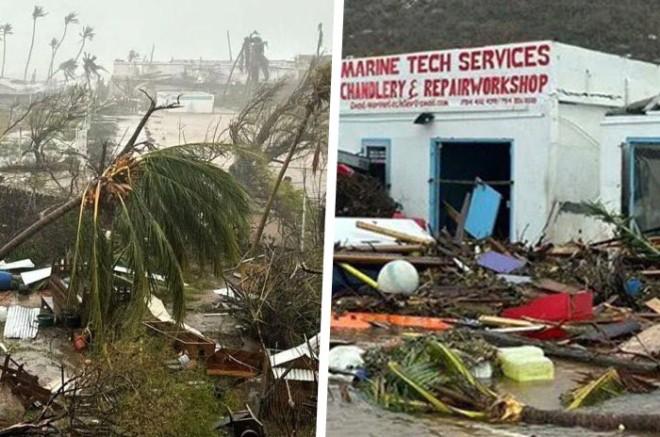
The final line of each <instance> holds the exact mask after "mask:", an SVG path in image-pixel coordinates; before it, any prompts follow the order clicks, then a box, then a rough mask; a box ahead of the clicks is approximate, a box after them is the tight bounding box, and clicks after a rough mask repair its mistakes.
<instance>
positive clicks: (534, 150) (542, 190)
mask: <svg viewBox="0 0 660 437" xmlns="http://www.w3.org/2000/svg"><path fill="white" fill-rule="evenodd" d="M413 119H414V117H411V116H410V115H407V116H406V115H396V116H390V117H388V118H385V117H382V116H364V117H350V118H346V119H342V122H341V124H340V134H339V138H340V144H339V148H340V149H341V150H347V151H351V152H360V149H361V141H362V140H363V139H369V138H389V139H390V140H391V146H390V153H391V158H390V161H391V163H392V169H391V172H390V177H391V185H392V188H391V195H392V197H393V198H394V199H395V200H396V201H398V202H400V203H401V204H403V207H404V212H405V213H406V214H408V215H412V216H419V217H423V218H424V219H426V220H428V221H432V217H431V211H430V188H431V187H430V184H429V179H430V178H432V177H433V176H434V175H433V174H431V140H432V139H433V138H441V139H465V140H467V141H470V140H480V139H483V140H512V142H513V148H512V150H513V153H512V155H513V156H512V158H513V166H512V176H513V180H514V186H513V196H512V200H513V204H512V215H513V220H512V222H513V229H512V236H514V237H515V238H516V239H518V238H523V239H526V240H530V241H532V240H534V239H536V238H538V237H539V235H540V233H541V231H542V228H543V225H544V223H545V219H546V217H547V214H548V204H549V202H548V195H549V191H548V190H549V185H550V184H549V172H548V166H547V165H546V163H547V162H548V160H549V154H550V123H551V119H550V116H549V108H548V107H547V106H546V107H545V108H536V109H533V110H528V111H517V112H512V111H506V112H503V111H496V112H475V113H471V114H465V113H459V114H448V113H445V114H436V120H435V121H434V122H433V123H431V124H429V125H426V126H420V125H415V124H413V123H412V121H413Z"/></svg>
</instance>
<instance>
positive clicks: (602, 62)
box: [552, 43, 660, 107]
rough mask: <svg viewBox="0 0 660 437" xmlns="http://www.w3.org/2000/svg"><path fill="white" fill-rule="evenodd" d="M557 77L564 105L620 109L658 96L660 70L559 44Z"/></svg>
mask: <svg viewBox="0 0 660 437" xmlns="http://www.w3.org/2000/svg"><path fill="white" fill-rule="evenodd" d="M552 53H553V56H554V57H555V60H554V62H553V64H552V65H553V69H554V71H555V72H554V76H555V77H556V84H555V86H556V90H557V98H558V99H559V100H560V101H562V102H572V103H583V104H589V105H600V106H609V107H620V106H625V105H628V104H630V103H632V102H634V101H637V100H642V99H645V98H648V97H650V96H654V95H656V94H658V90H659V89H660V86H659V85H660V67H659V66H658V65H655V64H650V63H648V62H642V61H635V60H632V59H628V58H624V57H622V56H616V55H611V54H608V53H602V52H596V51H593V50H588V49H584V48H581V47H576V46H570V45H566V44H560V43H555V44H554V46H553V51H552Z"/></svg>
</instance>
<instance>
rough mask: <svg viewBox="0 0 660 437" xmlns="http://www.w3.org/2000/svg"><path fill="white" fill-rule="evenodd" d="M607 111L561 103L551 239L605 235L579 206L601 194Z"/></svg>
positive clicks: (554, 157) (554, 151)
mask: <svg viewBox="0 0 660 437" xmlns="http://www.w3.org/2000/svg"><path fill="white" fill-rule="evenodd" d="M607 111H608V108H605V107H602V106H588V105H576V104H566V103H559V109H558V114H557V117H556V118H557V124H556V129H557V140H556V142H555V144H554V145H553V147H552V150H551V160H550V163H551V166H550V171H551V173H552V183H551V186H550V191H551V194H550V195H549V200H550V202H551V205H549V208H550V211H552V214H551V215H549V217H548V219H549V222H548V230H547V237H548V239H549V240H551V241H553V242H555V243H559V244H560V243H564V242H567V241H570V240H575V239H583V240H587V241H591V240H595V239H597V238H599V237H600V236H601V231H602V229H601V226H600V224H599V223H598V222H597V221H595V220H594V219H592V218H588V217H586V216H585V215H584V214H582V213H580V212H579V211H578V210H577V208H578V207H579V205H580V204H581V203H582V202H585V201H596V200H597V199H598V198H599V195H600V187H599V183H598V181H599V180H600V164H599V163H600V141H601V126H600V123H601V121H602V120H603V117H604V116H605V113H606V112H607ZM553 204H554V205H553ZM553 206H554V208H553Z"/></svg>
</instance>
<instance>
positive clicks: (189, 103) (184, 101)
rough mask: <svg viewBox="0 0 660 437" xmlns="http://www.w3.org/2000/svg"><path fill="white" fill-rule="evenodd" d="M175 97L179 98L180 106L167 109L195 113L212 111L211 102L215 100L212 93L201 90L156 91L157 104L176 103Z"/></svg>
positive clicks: (209, 112)
mask: <svg viewBox="0 0 660 437" xmlns="http://www.w3.org/2000/svg"><path fill="white" fill-rule="evenodd" d="M177 99H179V104H180V105H181V107H179V108H176V109H168V111H171V112H187V113H196V114H211V113H213V103H214V101H215V97H214V96H213V94H210V93H205V92H202V91H159V92H158V93H156V102H157V104H158V105H167V104H170V103H176V102H177Z"/></svg>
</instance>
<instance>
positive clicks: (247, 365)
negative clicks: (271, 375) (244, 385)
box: [206, 348, 264, 378]
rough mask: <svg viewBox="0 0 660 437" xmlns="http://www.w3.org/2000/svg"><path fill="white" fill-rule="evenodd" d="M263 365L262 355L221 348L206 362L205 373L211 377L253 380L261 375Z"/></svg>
mask: <svg viewBox="0 0 660 437" xmlns="http://www.w3.org/2000/svg"><path fill="white" fill-rule="evenodd" d="M263 363H264V356H263V353H258V352H249V351H244V350H238V349H225V348H223V349H218V350H217V351H216V352H215V353H214V354H213V355H211V356H210V357H209V358H208V359H207V360H206V373H207V374H208V375H211V376H231V377H234V378H254V377H256V376H259V374H260V373H261V369H262V367H263Z"/></svg>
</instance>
